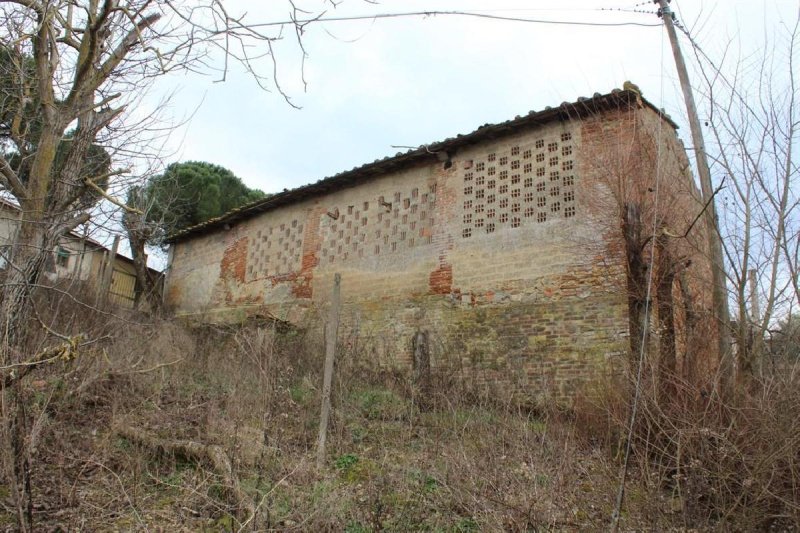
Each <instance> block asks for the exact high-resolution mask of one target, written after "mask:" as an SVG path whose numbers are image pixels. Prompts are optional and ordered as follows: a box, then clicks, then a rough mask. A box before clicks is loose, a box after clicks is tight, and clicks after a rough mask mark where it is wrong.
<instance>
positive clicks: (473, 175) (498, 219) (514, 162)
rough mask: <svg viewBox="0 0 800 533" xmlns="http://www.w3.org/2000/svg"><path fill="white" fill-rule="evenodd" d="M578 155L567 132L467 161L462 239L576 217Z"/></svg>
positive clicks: (465, 165)
mask: <svg viewBox="0 0 800 533" xmlns="http://www.w3.org/2000/svg"><path fill="white" fill-rule="evenodd" d="M574 152H575V148H574V145H573V142H572V134H571V133H569V132H565V133H561V134H556V135H553V136H549V137H545V138H541V139H537V140H535V141H533V142H531V143H528V144H519V145H516V146H512V147H510V148H509V149H508V150H504V151H497V152H493V153H489V154H486V156H485V157H484V158H481V159H475V160H474V161H468V162H466V163H465V164H464V165H463V169H462V170H461V172H462V175H463V183H464V187H463V204H462V208H463V212H462V216H463V218H462V221H461V222H462V226H461V236H462V237H463V238H465V239H466V238H470V237H473V236H477V235H481V234H488V233H494V232H496V231H499V230H501V229H504V228H519V227H522V226H525V225H530V224H541V223H545V222H548V221H554V220H558V219H563V218H571V217H573V216H575V160H574Z"/></svg>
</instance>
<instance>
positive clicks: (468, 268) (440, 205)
mask: <svg viewBox="0 0 800 533" xmlns="http://www.w3.org/2000/svg"><path fill="white" fill-rule="evenodd" d="M637 113H638V114H641V115H648V114H649V115H652V116H653V117H655V118H656V120H661V119H659V118H658V117H657V115H656V114H655V112H654V111H652V110H651V109H650V108H639V109H634V110H627V111H625V112H618V113H614V112H608V115H607V116H604V117H597V118H596V119H590V120H585V119H576V120H563V121H553V122H550V123H547V124H544V125H537V126H536V127H529V128H527V129H520V130H514V131H511V132H509V133H508V134H506V135H503V136H498V137H497V138H494V139H491V140H484V141H482V142H480V143H476V144H473V145H469V146H466V147H463V148H461V149H459V150H458V151H457V152H456V153H454V154H449V159H448V160H447V161H435V160H431V161H430V162H428V163H424V164H414V165H412V166H410V167H408V168H405V169H403V170H398V171H395V172H391V173H387V174H383V175H378V176H374V177H371V178H369V179H366V178H365V179H363V180H362V181H361V182H359V183H357V184H354V185H350V186H348V187H346V188H332V189H331V190H330V191H329V192H327V193H325V194H320V195H317V196H315V197H311V198H306V199H304V200H301V201H298V202H295V203H293V204H290V205H285V206H281V207H276V208H274V209H271V210H268V211H266V212H263V213H261V214H258V215H255V216H253V217H251V218H248V219H246V220H244V221H240V222H237V223H235V224H232V225H231V226H230V227H226V228H224V229H223V228H220V229H214V230H212V231H209V232H207V233H205V234H201V235H197V236H191V237H189V238H186V239H184V240H180V241H179V242H177V243H176V244H175V245H173V247H172V249H171V252H170V265H169V269H168V279H167V288H166V298H167V303H168V304H169V306H170V307H171V308H172V309H173V310H174V311H175V312H176V314H178V315H184V316H193V317H196V318H200V319H204V320H216V319H227V320H235V319H238V318H242V317H244V316H246V315H247V314H248V313H256V312H259V311H263V310H266V311H268V312H270V313H272V314H274V315H276V316H278V317H281V318H284V319H287V320H290V321H295V322H304V321H306V322H307V321H310V320H313V319H314V318H312V317H318V316H319V315H320V312H321V311H323V310H324V307H325V304H326V302H327V300H328V298H329V294H330V290H331V284H332V280H333V275H334V273H336V272H338V273H340V274H341V275H342V298H343V302H344V308H343V317H344V318H343V332H342V335H343V337H346V338H349V339H358V342H359V343H360V344H361V346H366V347H367V349H368V351H369V352H370V353H371V354H372V357H373V358H374V360H375V361H376V363H379V364H383V365H396V366H400V367H404V368H410V366H411V364H412V349H411V339H412V337H413V335H414V334H415V333H416V332H417V331H420V330H425V331H427V332H428V333H429V338H430V339H431V343H432V366H433V367H434V369H438V370H439V371H441V372H448V373H454V374H457V375H458V376H459V379H463V380H466V381H469V382H471V383H474V384H476V385H478V386H492V387H495V388H496V390H498V391H501V392H503V393H505V394H513V395H519V396H522V397H524V398H527V399H534V400H535V399H537V398H543V397H551V396H556V397H565V396H568V395H570V394H571V393H572V392H573V391H574V390H575V388H576V387H578V386H579V385H580V383H582V382H583V381H584V380H585V379H586V378H587V377H589V376H591V375H593V374H594V373H595V372H597V371H598V369H602V368H605V367H607V366H608V365H609V364H611V365H613V364H614V362H615V361H616V360H621V357H620V356H621V355H622V354H624V353H625V351H626V349H627V342H628V341H627V335H628V318H627V307H626V306H627V303H626V294H625V290H624V266H623V264H622V263H621V262H620V258H619V257H618V256H617V255H615V254H614V253H613V250H614V247H615V240H616V239H618V238H619V237H618V236H617V234H616V233H615V232H614V231H613V228H614V225H615V224H616V222H614V221H615V220H616V218H615V217H616V216H617V213H614V212H609V213H608V220H610V221H611V222H610V223H609V224H608V227H601V226H598V225H597V223H596V220H597V215H598V213H597V209H596V207H595V208H592V207H591V206H593V205H596V203H594V199H595V197H596V196H597V195H600V196H602V195H603V194H605V192H604V190H603V186H602V180H601V179H599V178H600V177H601V176H602V174H603V169H602V165H597V157H596V156H597V150H602V147H603V146H604V145H605V144H609V145H611V144H614V142H612V141H614V140H618V139H619V136H620V134H621V132H624V131H625V128H626V127H628V126H629V125H630V123H631V120H632V119H633V117H635V116H636V114H637ZM598 120H599V121H600V122H597V121H598ZM670 132H671V133H670V134H671V135H672V136H673V137H674V136H675V133H674V130H672V129H671V127H670ZM587 146H591V147H592V150H586V149H585V147H587ZM631 149H632V150H633V151H634V152H635V151H637V150H638V149H639V148H638V147H637V146H633V145H632V147H631ZM673 156H674V154H673ZM671 157H672V156H671ZM674 157H677V156H674ZM590 159H591V160H590ZM675 164H676V165H677V164H679V163H677V162H676V163H675ZM689 179H690V178H689ZM606 192H607V191H606ZM592 209H594V212H593V213H591V212H590V211H591V210H592ZM609 228H611V229H609ZM617 248H619V247H618V246H617Z"/></svg>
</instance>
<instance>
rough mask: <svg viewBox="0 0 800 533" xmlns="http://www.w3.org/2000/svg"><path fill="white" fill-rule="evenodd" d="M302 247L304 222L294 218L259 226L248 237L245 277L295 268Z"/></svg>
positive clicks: (298, 263)
mask: <svg viewBox="0 0 800 533" xmlns="http://www.w3.org/2000/svg"><path fill="white" fill-rule="evenodd" d="M302 250H303V224H302V223H300V222H298V221H297V220H292V221H291V222H287V223H283V224H278V225H275V226H269V227H264V228H261V229H259V230H258V232H257V233H256V234H255V235H254V236H251V237H250V245H249V247H248V252H247V279H248V280H253V279H257V278H263V277H267V276H279V275H282V274H289V273H291V272H294V271H296V270H297V269H298V268H299V267H300V255H301V253H302Z"/></svg>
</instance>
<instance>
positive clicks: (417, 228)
mask: <svg viewBox="0 0 800 533" xmlns="http://www.w3.org/2000/svg"><path fill="white" fill-rule="evenodd" d="M435 203H436V186H435V185H429V186H428V187H427V188H425V189H424V190H423V189H422V188H419V187H414V188H412V189H410V190H406V191H394V192H392V193H391V194H388V195H384V196H378V197H377V198H372V199H369V200H362V201H361V202H356V203H353V204H352V205H345V206H334V207H331V208H330V210H329V211H328V215H323V217H322V223H321V225H320V226H321V227H320V232H321V236H322V239H321V242H320V243H319V245H318V246H317V255H318V257H319V259H320V264H322V265H325V264H331V263H335V262H339V261H347V260H352V259H358V258H364V257H369V256H376V255H385V254H393V253H402V252H403V251H408V250H409V249H412V248H415V247H418V246H424V245H427V244H430V243H431V235H432V231H431V230H432V227H433V209H434V205H435Z"/></svg>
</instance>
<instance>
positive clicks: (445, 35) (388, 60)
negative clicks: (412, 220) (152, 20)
mask: <svg viewBox="0 0 800 533" xmlns="http://www.w3.org/2000/svg"><path fill="white" fill-rule="evenodd" d="M300 4H301V5H304V6H307V7H308V8H309V9H310V10H316V11H318V10H319V6H320V5H321V4H322V2H315V1H313V0H307V1H306V2H300ZM225 6H226V8H227V9H229V12H230V13H231V14H235V13H244V12H247V16H248V20H250V21H252V22H270V21H276V20H285V19H286V18H287V14H288V10H289V6H288V2H285V1H284V0H269V1H263V2H261V1H260V2H256V1H253V0H248V1H245V0H225ZM672 6H673V9H674V10H675V11H676V12H677V13H678V16H679V18H680V20H681V21H683V22H684V24H685V25H686V26H687V27H689V28H690V29H691V31H692V32H693V34H694V35H695V36H696V38H697V40H698V41H699V42H700V43H701V45H702V46H703V47H704V49H705V50H706V51H708V52H709V53H711V54H712V55H714V54H719V53H720V52H721V50H722V48H723V46H724V45H725V43H727V42H734V43H736V47H737V52H736V53H737V54H738V53H739V51H738V48H741V53H742V54H747V53H748V52H749V51H751V50H755V49H757V48H758V47H759V46H761V43H763V41H764V36H765V35H770V36H771V35H774V34H775V33H776V32H778V31H780V24H782V23H785V24H791V23H792V22H793V19H794V17H795V16H796V13H797V10H798V2H797V0H769V1H767V0H715V1H711V0H682V1H680V2H678V1H677V0H676V1H673V3H672ZM454 9H458V10H464V11H475V12H482V13H490V14H493V15H502V16H514V17H525V18H538V19H547V20H560V21H585V22H597V23H608V22H637V23H642V24H658V23H660V19H658V18H657V17H656V15H655V14H650V13H638V12H632V10H634V9H636V10H646V11H654V10H655V6H654V4H652V2H645V1H642V0H536V1H534V0H527V1H521V0H460V1H447V0H402V1H401V0H381V1H380V2H378V3H371V2H366V1H364V0H343V1H342V2H341V4H340V5H338V7H336V8H335V9H333V8H331V7H330V5H328V13H327V14H328V15H329V16H345V15H370V14H375V13H398V12H408V11H419V10H454ZM620 10H622V11H620ZM284 37H285V38H284V39H283V41H281V42H280V43H277V46H276V51H277V53H276V56H277V59H278V68H279V73H280V76H279V79H280V82H281V84H282V86H283V88H284V89H285V91H286V92H287V93H288V94H289V95H290V96H291V98H292V101H293V102H294V103H295V104H296V105H298V106H300V107H301V109H299V110H298V109H294V108H292V107H290V106H289V105H287V104H286V102H285V101H284V100H283V98H282V97H281V96H280V95H279V94H277V93H276V92H274V91H273V92H265V91H263V90H261V89H259V88H258V86H257V85H256V84H255V83H254V82H253V81H252V79H251V78H249V77H248V76H247V75H246V74H244V73H242V72H241V71H235V72H232V73H230V74H229V76H228V79H227V81H226V82H224V83H215V82H214V80H215V76H216V75H214V74H209V75H208V76H205V77H203V76H199V75H196V74H192V75H181V76H171V77H168V78H165V79H163V80H161V81H160V83H159V85H158V86H157V87H156V89H155V92H154V94H158V93H159V91H161V92H163V91H172V90H174V91H175V92H176V95H175V98H174V101H173V104H172V107H171V109H170V112H171V113H172V114H173V116H174V118H175V119H176V120H180V119H183V118H188V122H187V123H186V125H185V126H183V127H182V128H180V129H179V131H178V132H176V134H175V135H173V137H172V139H171V141H170V142H169V143H168V150H167V152H170V153H171V154H172V155H171V156H170V157H169V161H168V162H172V161H187V160H201V161H208V162H211V163H215V164H218V165H222V166H224V167H227V168H229V169H231V170H232V171H233V172H234V173H235V174H237V175H238V176H239V177H241V178H242V179H243V180H244V181H245V183H246V184H247V185H249V186H250V187H257V188H260V189H262V190H264V191H266V192H276V191H280V190H282V189H284V188H293V187H297V186H299V185H303V184H306V183H309V182H313V181H316V180H318V179H321V178H324V177H327V176H331V175H333V174H335V173H338V172H341V171H343V170H348V169H350V168H353V167H355V166H359V165H362V164H364V163H367V162H371V161H373V160H375V159H377V158H382V157H385V156H387V155H392V154H394V153H396V152H398V151H400V150H399V149H397V148H393V147H392V145H401V146H418V145H420V144H425V143H429V142H434V141H438V140H442V139H444V138H446V137H449V136H453V135H456V134H458V133H466V132H470V131H472V130H474V129H475V128H477V127H478V126H480V125H482V124H485V123H487V122H488V123H493V122H499V121H503V120H507V119H510V118H513V117H514V116H515V115H521V114H524V113H527V112H528V111H530V110H539V109H542V108H544V107H545V106H557V105H558V104H560V103H561V102H563V101H573V100H575V99H576V98H577V97H579V96H591V95H592V94H593V93H594V92H600V93H606V92H609V91H610V90H611V89H613V88H615V87H621V86H622V83H623V82H624V81H625V80H631V81H633V82H635V83H636V84H638V85H639V86H640V88H641V89H642V92H643V93H644V95H645V97H646V98H648V99H649V100H650V101H651V102H653V103H654V104H655V105H657V106H663V107H664V108H666V110H667V112H668V113H670V114H671V115H673V117H674V118H675V119H676V120H677V122H679V123H680V124H683V123H684V121H683V118H682V117H683V115H684V114H685V113H684V108H683V102H682V100H681V99H680V92H679V87H678V85H677V81H676V80H677V78H676V74H675V67H674V61H673V58H672V55H671V51H670V48H669V42H668V40H667V38H666V33H665V31H664V30H663V28H661V27H639V26H624V27H585V26H563V25H550V24H530V23H519V22H502V21H492V20H486V19H477V18H465V17H456V16H432V17H415V18H402V19H388V20H387V19H381V20H374V21H373V20H363V21H357V22H327V23H315V24H313V25H311V26H309V27H308V28H307V31H306V33H305V35H304V44H305V47H306V50H307V52H308V58H307V60H306V63H305V77H306V80H307V82H308V87H307V90H305V91H304V90H303V85H302V82H301V77H300V73H299V65H300V54H299V51H298V49H297V48H296V46H294V44H293V38H294V36H293V34H291V33H286V34H285V36H284ZM682 44H683V45H684V47H685V52H686V54H687V57H688V58H689V59H690V60H693V59H692V57H691V51H690V49H689V46H688V43H687V42H686V40H685V39H683V40H682ZM683 129H684V130H686V128H683ZM682 135H683V136H684V137H686V136H687V135H688V131H683V132H682ZM687 140H688V139H687ZM403 150H404V149H403Z"/></svg>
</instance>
